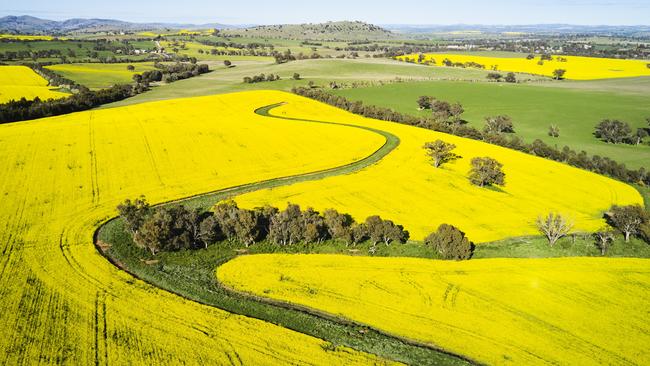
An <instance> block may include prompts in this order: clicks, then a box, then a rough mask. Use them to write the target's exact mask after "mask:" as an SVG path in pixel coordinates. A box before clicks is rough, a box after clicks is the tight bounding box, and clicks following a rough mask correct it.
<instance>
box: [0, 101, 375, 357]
mask: <svg viewBox="0 0 650 366" xmlns="http://www.w3.org/2000/svg"><path fill="white" fill-rule="evenodd" d="M296 99H298V97H295V96H292V95H288V94H286V93H280V92H250V93H239V94H231V95H223V96H210V97H198V98H190V99H178V100H170V101H163V102H154V103H147V104H139V105H134V106H128V107H121V108H113V109H104V110H96V111H86V112H80V113H73V114H69V115H64V116H58V117H50V118H44V119H39V120H33V121H28V122H18V123H10V124H4V125H0V197H2V205H0V253H1V254H0V293H1V296H0V309H2V311H1V312H0V329H2V337H0V363H2V364H7V365H19V364H35V363H44V364H55V363H62V364H71V365H92V364H96V365H105V364H109V363H110V364H121V365H138V364H149V365H154V364H158V365H162V364H165V365H169V364H181V363H183V364H212V365H216V364H231V363H232V364H248V365H263V364H274V365H275V364H322V365H334V364H369V363H377V362H382V360H378V359H377V358H376V357H373V356H371V355H367V354H362V353H359V352H356V351H353V350H351V349H347V348H345V347H336V348H335V349H330V348H328V347H325V342H324V341H322V340H320V339H316V338H313V337H309V336H306V335H303V334H300V333H297V332H294V331H291V330H288V329H285V328H282V327H280V326H276V325H273V324H270V323H266V322H263V321H259V320H256V319H252V318H247V317H244V316H239V315H234V314H230V313H228V312H225V311H222V310H219V309H216V308H213V307H209V306H204V305H201V304H198V303H195V302H192V301H189V300H185V299H183V298H180V297H178V296H176V295H172V294H170V293H168V292H166V291H162V290H159V289H157V288H155V287H153V286H151V285H148V284H146V283H144V282H142V281H139V280H136V279H134V278H133V277H131V276H130V275H128V274H126V273H125V272H123V271H121V270H119V269H118V268H116V267H115V266H114V265H112V264H111V263H109V262H108V261H107V260H106V259H105V258H104V257H102V256H101V255H100V254H98V252H97V251H96V249H95V248H94V246H93V232H94V230H95V229H96V228H97V226H98V225H99V224H100V223H101V222H103V221H104V220H106V219H107V218H109V217H111V216H114V215H115V214H116V212H115V207H116V205H117V204H118V203H119V202H121V201H123V200H124V199H125V198H133V197H136V196H138V195H140V194H145V195H146V196H147V198H148V199H149V201H151V202H152V203H158V202H163V201H167V200H173V199H179V198H183V197H187V196H190V195H193V194H198V193H202V192H208V191H212V190H216V189H221V188H226V187H230V186H235V185H238V184H244V183H251V182H256V181H260V180H264V179H269V178H273V177H280V176H286V175H293V174H299V173H303V172H310V171H316V170H320V169H325V168H331V167H335V166H340V165H344V164H347V163H349V162H351V161H355V160H359V159H361V158H364V157H366V156H367V155H369V154H371V153H373V152H374V151H376V150H377V149H378V148H379V147H380V146H382V145H383V144H384V142H385V140H384V138H383V137H382V136H379V135H377V134H374V133H372V132H369V131H364V130H360V129H353V128H348V127H342V126H333V125H323V124H313V123H306V122H303V123H301V122H297V121H283V120H279V119H274V118H268V117H263V116H259V115H256V114H254V112H253V111H254V110H255V109H256V108H258V107H261V106H264V105H270V104H274V103H280V102H293V101H294V100H296ZM312 107H314V108H319V106H318V105H317V104H316V103H312Z"/></svg>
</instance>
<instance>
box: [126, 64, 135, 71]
mask: <svg viewBox="0 0 650 366" xmlns="http://www.w3.org/2000/svg"><path fill="white" fill-rule="evenodd" d="M126 69H127V70H129V71H133V70H135V66H133V65H126Z"/></svg>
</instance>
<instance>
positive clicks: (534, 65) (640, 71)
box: [398, 53, 650, 80]
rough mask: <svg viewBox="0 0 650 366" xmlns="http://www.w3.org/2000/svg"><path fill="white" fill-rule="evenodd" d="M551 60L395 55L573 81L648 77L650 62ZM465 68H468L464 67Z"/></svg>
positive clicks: (537, 57)
mask: <svg viewBox="0 0 650 366" xmlns="http://www.w3.org/2000/svg"><path fill="white" fill-rule="evenodd" d="M551 57H552V60H541V56H539V55H536V56H535V58H533V59H527V58H526V57H524V56H522V57H518V58H517V57H491V56H472V55H467V54H463V55H459V54H443V53H429V54H424V58H423V59H422V60H420V58H419V54H412V55H405V56H399V57H398V59H400V60H402V61H405V60H407V59H408V60H410V61H412V62H420V63H423V64H427V65H434V66H444V65H445V64H444V61H445V60H449V61H451V62H452V63H453V64H456V63H461V64H467V63H474V64H479V65H483V66H484V67H485V69H486V70H494V71H500V72H504V71H506V72H507V71H511V72H521V73H527V74H535V75H543V76H553V71H555V70H557V69H563V70H566V74H565V75H564V78H567V79H573V80H594V79H610V78H627V77H637V76H650V67H648V64H650V61H644V60H623V59H612V58H598V57H582V56H562V55H552V56H551ZM468 67H469V66H468Z"/></svg>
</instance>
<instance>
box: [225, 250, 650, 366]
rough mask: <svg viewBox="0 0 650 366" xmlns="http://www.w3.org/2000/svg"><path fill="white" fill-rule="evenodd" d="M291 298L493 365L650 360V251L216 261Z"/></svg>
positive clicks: (235, 283) (231, 275) (272, 293)
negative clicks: (458, 258)
mask: <svg viewBox="0 0 650 366" xmlns="http://www.w3.org/2000/svg"><path fill="white" fill-rule="evenodd" d="M217 275H218V278H219V280H220V281H221V282H222V283H224V284H225V285H227V286H229V287H231V288H234V289H236V290H239V291H245V292H251V293H254V294H256V295H258V296H265V297H270V298H273V299H276V300H282V301H288V302H293V303H296V304H300V305H303V306H308V307H311V308H314V309H318V310H321V311H325V312H328V313H330V314H336V315H338V316H341V317H344V318H348V319H352V320H354V321H357V322H361V323H364V324H367V325H370V326H373V327H375V328H378V329H381V330H383V331H386V332H389V333H393V334H397V335H400V336H403V337H406V338H410V339H414V340H418V341H421V342H426V343H430V344H433V345H436V346H438V347H442V348H443V349H445V350H448V351H452V352H455V353H458V354H463V355H465V356H467V357H469V358H471V359H473V360H477V361H479V362H481V363H487V364H493V365H510V364H512V365H545V364H557V365H635V364H636V365H647V364H650V351H649V350H648V347H647V345H648V344H650V321H648V311H647V304H648V302H650V293H649V292H648V288H650V260H647V259H611V258H558V259H512V258H510V259H480V260H479V259H477V260H470V261H464V262H455V261H439V260H427V259H418V258H372V257H351V256H341V255H282V254H270V255H251V256H242V257H238V258H236V259H234V260H232V261H230V262H228V263H225V264H224V265H222V266H220V267H219V268H218V269H217Z"/></svg>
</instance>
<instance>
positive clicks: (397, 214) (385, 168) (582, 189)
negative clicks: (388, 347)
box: [235, 99, 643, 242]
mask: <svg viewBox="0 0 650 366" xmlns="http://www.w3.org/2000/svg"><path fill="white" fill-rule="evenodd" d="M271 114H274V115H278V116H286V117H294V118H304V119H317V120H325V121H338V122H345V123H348V124H353V125H359V126H366V127H372V128H376V129H380V130H384V131H388V132H390V133H392V134H394V135H396V136H398V137H399V138H400V140H401V143H400V145H399V146H398V147H397V148H396V149H395V150H394V151H393V152H391V153H390V154H389V155H388V156H386V157H385V158H383V159H382V160H381V161H379V162H378V163H376V164H375V165H372V166H370V167H368V168H366V169H364V170H362V171H359V172H356V173H354V174H349V175H344V176H334V177H329V178H326V179H322V180H318V181H310V182H304V183H298V184H294V185H291V186H283V187H278V188H273V189H265V190H260V191H256V192H251V193H248V194H244V195H242V196H238V197H236V198H235V200H236V201H237V202H238V203H239V205H240V206H241V207H246V208H253V207H257V206H263V205H264V204H270V205H273V206H276V207H283V206H285V205H286V203H287V202H288V201H291V202H292V203H297V204H300V205H301V206H303V207H308V206H311V207H314V208H315V209H317V210H319V211H323V210H325V209H327V208H335V209H337V210H339V211H340V212H347V213H349V214H351V215H352V216H353V217H355V218H356V219H357V221H363V220H364V219H365V218H366V217H368V216H370V215H375V214H379V215H381V216H382V217H383V218H385V219H391V220H393V221H395V222H397V223H399V224H402V225H404V227H405V228H406V229H407V230H409V231H410V233H411V238H412V239H415V240H422V239H424V237H425V236H426V235H428V234H429V233H430V232H432V231H434V230H435V229H436V228H437V227H438V226H439V225H440V224H442V223H448V224H452V225H455V226H457V227H459V228H460V229H461V230H463V231H464V232H466V233H467V235H468V236H469V238H470V239H471V240H473V241H474V242H486V241H492V240H497V239H502V238H506V237H511V236H520V235H531V234H537V230H536V227H535V225H534V222H535V219H536V218H537V217H538V216H539V215H543V214H546V213H548V212H551V211H553V212H559V213H562V214H564V215H566V216H568V217H570V218H571V219H572V220H573V221H574V222H575V230H576V231H593V230H597V229H599V228H600V226H602V225H603V224H604V221H603V219H602V217H603V212H604V211H605V210H607V209H609V208H610V207H611V205H613V204H621V205H625V204H634V203H640V204H642V203H643V199H642V197H641V195H640V194H639V193H638V192H637V191H636V190H635V189H634V188H632V187H631V186H628V185H626V184H624V183H621V182H619V181H615V180H613V179H609V178H606V177H603V176H600V175H597V174H594V173H590V172H587V171H584V170H580V169H577V168H573V167H570V166H568V165H565V164H561V163H557V162H554V161H550V160H546V159H542V158H538V157H535V156H532V155H528V154H524V153H521V152H517V151H514V150H510V149H506V148H503V147H499V146H495V145H490V144H487V143H483V142H480V141H476V140H470V139H465V138H461V137H457V136H453V135H448V134H444V133H439V132H434V131H431V130H426V129H422V128H415V127H411V126H406V125H401V124H397V123H391V122H382V121H376V120H370V119H367V118H363V117H360V116H356V115H353V114H351V113H347V112H344V111H342V110H340V109H336V108H333V107H330V106H327V105H324V104H318V106H317V107H315V105H314V103H313V102H312V101H309V100H304V99H301V100H297V101H295V102H292V103H290V104H287V105H284V106H281V107H279V108H276V109H273V110H272V111H271ZM437 139H441V140H443V141H446V142H450V143H453V144H455V145H456V146H457V148H456V149H455V150H454V152H455V153H456V154H458V155H460V156H461V157H462V158H460V159H458V160H456V161H454V162H450V163H447V164H445V165H443V166H442V167H441V168H434V167H433V166H432V165H431V163H430V161H429V159H428V157H427V156H426V154H425V151H424V149H423V148H422V146H423V145H424V144H425V143H426V142H428V141H434V140H437ZM477 156H489V157H492V158H494V159H496V160H498V161H499V162H501V163H502V164H503V166H504V167H503V170H504V172H505V174H506V178H505V180H506V185H505V187H502V188H498V189H490V188H481V187H478V186H475V185H472V184H470V182H469V180H468V179H467V173H468V171H469V169H470V161H471V159H472V158H473V157H477Z"/></svg>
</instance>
